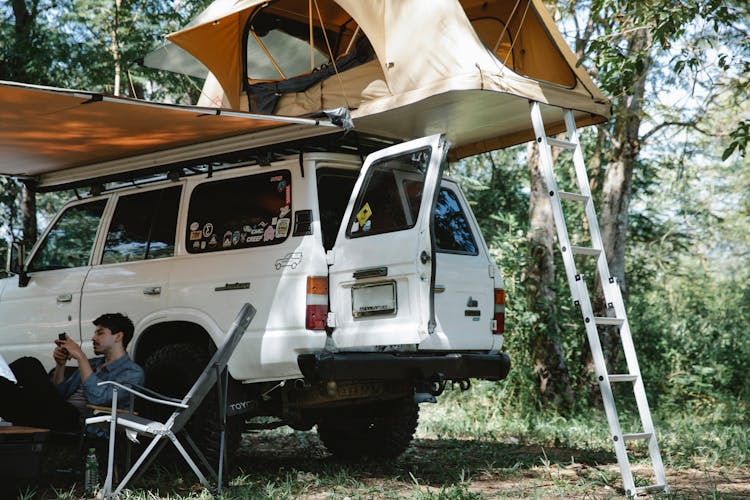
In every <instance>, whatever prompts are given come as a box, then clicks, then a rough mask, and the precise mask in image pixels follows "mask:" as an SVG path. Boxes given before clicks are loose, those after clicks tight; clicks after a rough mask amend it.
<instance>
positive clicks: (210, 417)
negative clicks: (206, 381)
mask: <svg viewBox="0 0 750 500" xmlns="http://www.w3.org/2000/svg"><path fill="white" fill-rule="evenodd" d="M209 359H210V356H209V353H208V350H207V349H205V348H202V347H200V346H197V345H195V344H171V345H167V346H164V347H162V348H160V349H158V350H156V351H154V352H153V353H152V354H151V355H150V356H149V357H148V358H147V359H146V362H145V363H144V365H143V370H144V372H145V375H146V387H148V388H149V389H152V390H154V391H156V392H158V393H160V394H163V395H165V396H171V397H175V398H182V397H183V396H185V394H186V393H187V391H188V390H189V389H190V387H192V385H193V383H195V381H196V380H197V379H198V376H199V375H200V374H201V372H202V371H203V369H204V368H205V367H206V365H207V364H208V361H209ZM139 411H140V412H142V413H143V415H144V416H147V417H156V418H157V419H162V421H164V419H166V418H167V417H168V416H169V415H170V414H171V413H172V408H171V407H169V406H164V405H155V404H144V405H142V406H141V409H140V410H139ZM218 416H219V408H218V395H217V393H216V391H210V392H209V393H208V394H207V395H206V397H205V398H204V399H203V402H202V403H201V405H200V407H199V408H198V410H197V411H196V412H195V413H194V414H193V417H192V418H191V419H190V421H189V422H188V425H187V432H188V434H189V435H190V437H191V438H192V439H193V441H195V444H196V445H198V448H199V449H200V450H201V452H202V453H203V454H204V455H205V457H206V459H207V460H208V462H209V463H210V464H212V466H213V467H217V465H218V463H219V436H220V433H221V428H220V425H219V418H218ZM241 425H242V421H241V420H240V419H237V418H229V419H227V427H226V434H225V436H226V437H225V439H226V441H225V443H226V449H227V456H228V457H232V456H233V455H234V453H235V452H236V451H237V448H238V447H239V443H240V438H241ZM168 448H169V446H168Z"/></svg>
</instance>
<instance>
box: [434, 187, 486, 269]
mask: <svg viewBox="0 0 750 500" xmlns="http://www.w3.org/2000/svg"><path fill="white" fill-rule="evenodd" d="M435 243H436V245H437V251H438V252H446V253H458V254H465V255H477V254H478V253H479V252H478V250H477V243H476V240H475V239H474V235H473V234H472V232H471V226H470V225H469V219H468V218H467V217H466V214H465V213H464V211H463V209H462V208H461V203H460V202H459V201H458V196H456V193H454V192H453V191H451V190H450V189H446V188H442V189H441V190H440V194H439V195H438V200H437V203H436V205H435Z"/></svg>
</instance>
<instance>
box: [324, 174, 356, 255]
mask: <svg viewBox="0 0 750 500" xmlns="http://www.w3.org/2000/svg"><path fill="white" fill-rule="evenodd" d="M355 182H357V173H356V172H351V171H349V172H346V171H340V170H324V169H321V170H319V171H318V200H319V203H318V205H319V207H320V229H321V233H322V234H323V246H324V247H325V249H326V250H330V249H331V248H333V245H334V243H335V242H336V235H337V234H338V231H339V226H341V219H343V218H344V212H345V211H346V205H347V204H348V203H349V197H351V195H352V189H354V183H355Z"/></svg>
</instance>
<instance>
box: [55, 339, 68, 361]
mask: <svg viewBox="0 0 750 500" xmlns="http://www.w3.org/2000/svg"><path fill="white" fill-rule="evenodd" d="M57 342H60V341H59V340H56V341H55V343H57ZM52 357H53V358H54V359H55V363H56V364H57V365H58V366H65V363H66V362H67V361H68V353H67V351H65V349H63V348H62V347H60V346H57V347H55V350H54V351H52Z"/></svg>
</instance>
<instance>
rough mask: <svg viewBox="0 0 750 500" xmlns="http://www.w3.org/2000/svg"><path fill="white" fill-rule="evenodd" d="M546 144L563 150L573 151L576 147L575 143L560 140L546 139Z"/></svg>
mask: <svg viewBox="0 0 750 500" xmlns="http://www.w3.org/2000/svg"><path fill="white" fill-rule="evenodd" d="M547 144H549V145H550V146H554V147H556V148H563V149H575V148H576V146H578V144H576V143H575V142H570V141H561V140H560V139H553V138H552V137H547Z"/></svg>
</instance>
